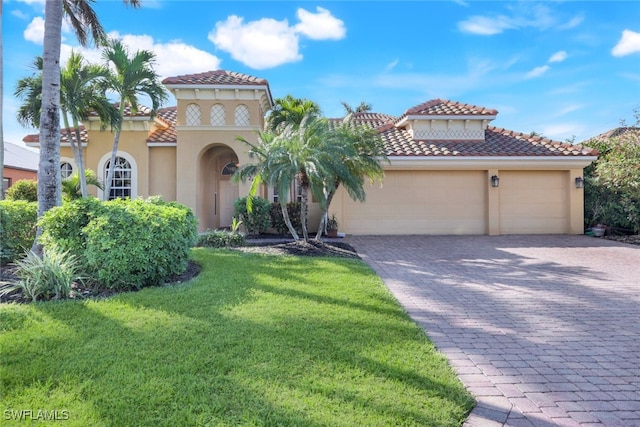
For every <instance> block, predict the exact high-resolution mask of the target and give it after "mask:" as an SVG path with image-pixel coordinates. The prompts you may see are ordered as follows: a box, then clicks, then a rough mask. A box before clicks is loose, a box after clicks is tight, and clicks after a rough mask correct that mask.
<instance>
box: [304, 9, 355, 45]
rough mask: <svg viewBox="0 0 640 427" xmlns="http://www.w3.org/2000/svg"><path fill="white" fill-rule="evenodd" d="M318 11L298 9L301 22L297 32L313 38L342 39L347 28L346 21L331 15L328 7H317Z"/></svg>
mask: <svg viewBox="0 0 640 427" xmlns="http://www.w3.org/2000/svg"><path fill="white" fill-rule="evenodd" d="M316 10H317V11H318V13H312V12H309V11H306V10H304V9H302V8H301V9H298V13H297V15H298V19H299V20H300V23H299V24H297V25H296V26H295V30H296V32H298V33H300V34H304V35H305V36H307V37H309V38H310V39H313V40H340V39H342V38H344V37H345V35H346V32H347V30H346V29H345V27H344V22H343V21H341V20H340V19H338V18H336V17H334V16H333V15H331V12H329V11H328V10H327V9H324V8H322V7H317V8H316Z"/></svg>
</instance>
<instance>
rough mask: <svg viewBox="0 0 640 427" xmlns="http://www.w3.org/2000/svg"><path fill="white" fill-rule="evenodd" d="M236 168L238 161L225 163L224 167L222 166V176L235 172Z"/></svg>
mask: <svg viewBox="0 0 640 427" xmlns="http://www.w3.org/2000/svg"><path fill="white" fill-rule="evenodd" d="M236 169H238V163H236V162H229V163H227V164H226V165H224V167H223V168H222V176H230V175H233V174H234V173H235V171H236Z"/></svg>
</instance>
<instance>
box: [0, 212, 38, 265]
mask: <svg viewBox="0 0 640 427" xmlns="http://www.w3.org/2000/svg"><path fill="white" fill-rule="evenodd" d="M37 218H38V203H37V202H26V201H24V200H1V201H0V235H1V236H2V238H1V239H0V262H2V264H6V263H9V262H12V261H14V260H16V259H18V258H21V257H22V256H24V254H25V252H27V251H29V249H30V248H31V246H32V245H33V241H34V239H35V237H36V221H37Z"/></svg>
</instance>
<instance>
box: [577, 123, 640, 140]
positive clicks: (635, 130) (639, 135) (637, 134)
mask: <svg viewBox="0 0 640 427" xmlns="http://www.w3.org/2000/svg"><path fill="white" fill-rule="evenodd" d="M619 137H625V138H627V139H630V140H631V141H635V142H637V143H638V144H640V127H634V126H631V127H618V128H614V129H611V130H608V131H606V132H604V133H601V134H600V135H597V136H594V137H592V138H589V139H588V140H586V141H583V143H584V144H586V143H588V142H589V141H594V140H602V139H609V138H619Z"/></svg>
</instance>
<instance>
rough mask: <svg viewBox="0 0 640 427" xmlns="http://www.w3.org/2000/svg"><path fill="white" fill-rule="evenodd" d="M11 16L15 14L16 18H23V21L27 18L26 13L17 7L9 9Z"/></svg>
mask: <svg viewBox="0 0 640 427" xmlns="http://www.w3.org/2000/svg"><path fill="white" fill-rule="evenodd" d="M11 16H15V17H16V18H20V19H24V20H25V21H26V20H27V19H29V15H27V14H26V13H24V12H23V11H21V10H18V9H14V10H12V11H11Z"/></svg>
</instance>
